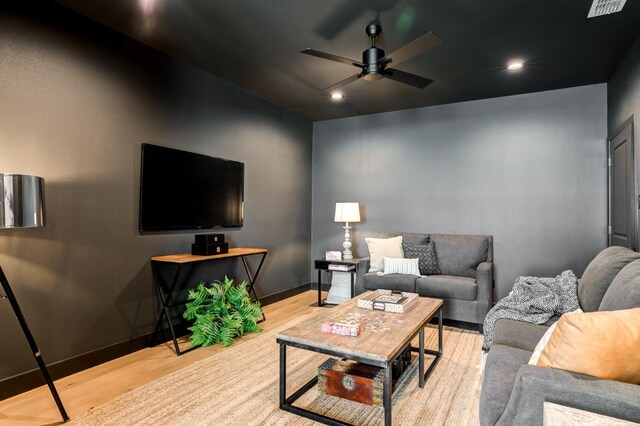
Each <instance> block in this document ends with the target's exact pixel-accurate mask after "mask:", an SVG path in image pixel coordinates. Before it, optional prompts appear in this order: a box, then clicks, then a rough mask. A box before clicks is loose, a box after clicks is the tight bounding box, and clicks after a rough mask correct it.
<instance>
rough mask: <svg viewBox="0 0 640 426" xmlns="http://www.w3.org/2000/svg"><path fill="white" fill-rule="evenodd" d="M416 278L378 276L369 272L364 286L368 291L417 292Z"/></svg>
mask: <svg viewBox="0 0 640 426" xmlns="http://www.w3.org/2000/svg"><path fill="white" fill-rule="evenodd" d="M416 278H417V277H416V276H415V275H405V274H389V275H378V274H377V273H376V272H369V273H367V274H365V275H364V277H363V283H362V285H363V286H364V288H365V289H366V290H378V289H380V288H383V289H385V290H393V291H409V292H411V293H415V292H416Z"/></svg>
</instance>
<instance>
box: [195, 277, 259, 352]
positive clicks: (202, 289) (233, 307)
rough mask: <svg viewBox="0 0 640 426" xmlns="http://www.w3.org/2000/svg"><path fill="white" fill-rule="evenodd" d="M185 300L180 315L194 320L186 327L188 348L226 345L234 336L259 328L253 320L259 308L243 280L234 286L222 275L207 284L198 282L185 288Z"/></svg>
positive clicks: (257, 316) (257, 314)
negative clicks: (196, 284)
mask: <svg viewBox="0 0 640 426" xmlns="http://www.w3.org/2000/svg"><path fill="white" fill-rule="evenodd" d="M188 300H189V302H188V303H187V305H186V309H185V311H184V313H183V316H184V318H185V319H187V320H193V321H194V323H193V325H192V326H191V327H189V330H190V331H191V333H192V334H191V338H190V339H191V347H197V346H210V345H215V344H216V343H222V345H223V346H229V345H230V344H231V343H232V342H233V340H234V339H235V338H236V337H238V336H242V335H244V334H246V333H257V332H259V331H261V330H260V327H258V324H257V322H256V319H257V318H259V317H261V316H262V308H261V307H260V304H259V303H256V302H252V301H251V298H250V297H249V293H248V292H247V283H246V281H243V282H242V283H240V284H239V285H236V284H234V282H233V280H232V279H230V278H228V277H226V276H225V277H224V281H217V280H216V281H214V282H212V283H211V284H209V285H205V283H204V282H201V283H200V284H198V287H196V288H195V289H193V290H189V295H188Z"/></svg>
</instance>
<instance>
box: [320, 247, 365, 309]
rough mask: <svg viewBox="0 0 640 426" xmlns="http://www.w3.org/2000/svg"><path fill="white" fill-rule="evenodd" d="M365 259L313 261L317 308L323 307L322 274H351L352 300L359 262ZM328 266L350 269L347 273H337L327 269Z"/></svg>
mask: <svg viewBox="0 0 640 426" xmlns="http://www.w3.org/2000/svg"><path fill="white" fill-rule="evenodd" d="M365 259H367V258H366V257H363V258H353V259H349V260H326V259H316V260H315V261H314V268H315V269H316V270H317V271H318V306H324V305H325V303H324V301H323V300H322V272H323V271H325V272H343V273H348V274H351V297H352V298H353V297H354V296H355V285H356V276H357V275H358V272H359V268H360V262H361V261H362V260H365ZM329 265H346V266H349V267H352V268H351V269H349V270H348V271H337V270H331V269H329Z"/></svg>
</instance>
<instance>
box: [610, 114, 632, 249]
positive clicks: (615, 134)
mask: <svg viewBox="0 0 640 426" xmlns="http://www.w3.org/2000/svg"><path fill="white" fill-rule="evenodd" d="M627 126H631V158H632V175H633V177H634V179H633V197H632V199H633V203H634V205H635V208H634V209H633V212H634V214H633V220H634V232H633V234H634V235H633V239H634V241H633V243H634V247H632V249H633V250H638V247H640V235H639V234H640V232H639V231H640V228H639V223H638V219H639V216H638V212H639V210H640V195H638V188H640V177H639V176H638V163H639V158H638V156H639V154H640V150H638V149H637V148H636V119H635V114H631V116H630V117H629V118H627V119H626V120H625V121H624V122H623V123H622V124H621V125H620V126H618V128H616V130H615V131H614V132H613V133H612V134H611V135H610V136H609V137H607V180H608V182H607V203H608V206H607V216H608V217H607V247H610V246H611V236H612V224H611V206H612V202H611V201H612V200H611V198H612V180H613V179H612V178H611V165H612V163H611V162H612V157H611V142H612V141H613V140H614V139H615V138H616V136H618V135H619V134H620V133H621V132H622V131H623V130H625V129H626V128H627Z"/></svg>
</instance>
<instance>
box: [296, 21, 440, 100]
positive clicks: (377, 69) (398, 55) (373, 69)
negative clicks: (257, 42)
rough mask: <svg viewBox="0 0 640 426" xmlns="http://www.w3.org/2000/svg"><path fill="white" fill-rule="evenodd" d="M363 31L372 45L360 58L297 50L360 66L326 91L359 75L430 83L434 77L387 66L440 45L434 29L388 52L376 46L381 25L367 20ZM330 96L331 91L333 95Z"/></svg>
mask: <svg viewBox="0 0 640 426" xmlns="http://www.w3.org/2000/svg"><path fill="white" fill-rule="evenodd" d="M365 33H366V34H367V36H369V38H370V39H371V47H369V48H368V49H366V50H364V51H363V52H362V62H360V61H356V60H354V59H349V58H344V57H342V56H337V55H333V54H331V53H325V52H320V51H318V50H314V49H305V50H302V51H301V52H300V53H304V54H306V55H311V56H315V57H318V58H321V59H327V60H330V61H335V62H340V63H343V64H346V65H351V66H354V67H356V68H360V72H358V73H357V74H354V75H352V76H351V77H348V78H346V79H344V80H342V81H339V82H338V83H336V84H334V85H332V86H329V87H327V88H326V89H324V91H325V92H328V93H332V92H333V91H335V90H336V89H338V88H340V87H343V86H346V85H347V84H349V83H352V82H354V81H356V80H359V79H360V78H363V79H364V80H367V81H375V80H380V79H382V78H388V79H391V80H394V81H397V82H398V83H403V84H406V85H409V86H413V87H416V88H419V89H424V88H425V87H427V86H428V85H429V84H431V83H433V80H429V79H428V78H424V77H421V76H419V75H415V74H411V73H408V72H405V71H400V70H397V69H394V68H387V65H389V64H393V65H394V66H395V65H399V64H400V63H402V62H404V61H407V60H409V59H412V58H414V57H415V56H418V55H420V54H421V53H424V52H426V51H427V50H430V49H433V48H434V47H437V46H439V45H440V44H441V43H442V42H443V40H442V39H441V38H440V37H439V36H438V35H437V34H436V33H434V32H428V33H426V34H423V35H422V36H420V37H418V38H417V39H415V40H414V41H412V42H411V43H408V44H406V45H404V46H403V47H401V48H400V49H398V50H396V51H395V52H393V53H391V54H390V55H385V51H384V50H382V49H380V48H379V47H377V46H376V37H377V36H378V35H380V33H382V27H381V26H380V25H378V24H369V25H367V26H366V27H365ZM332 98H333V95H332Z"/></svg>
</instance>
